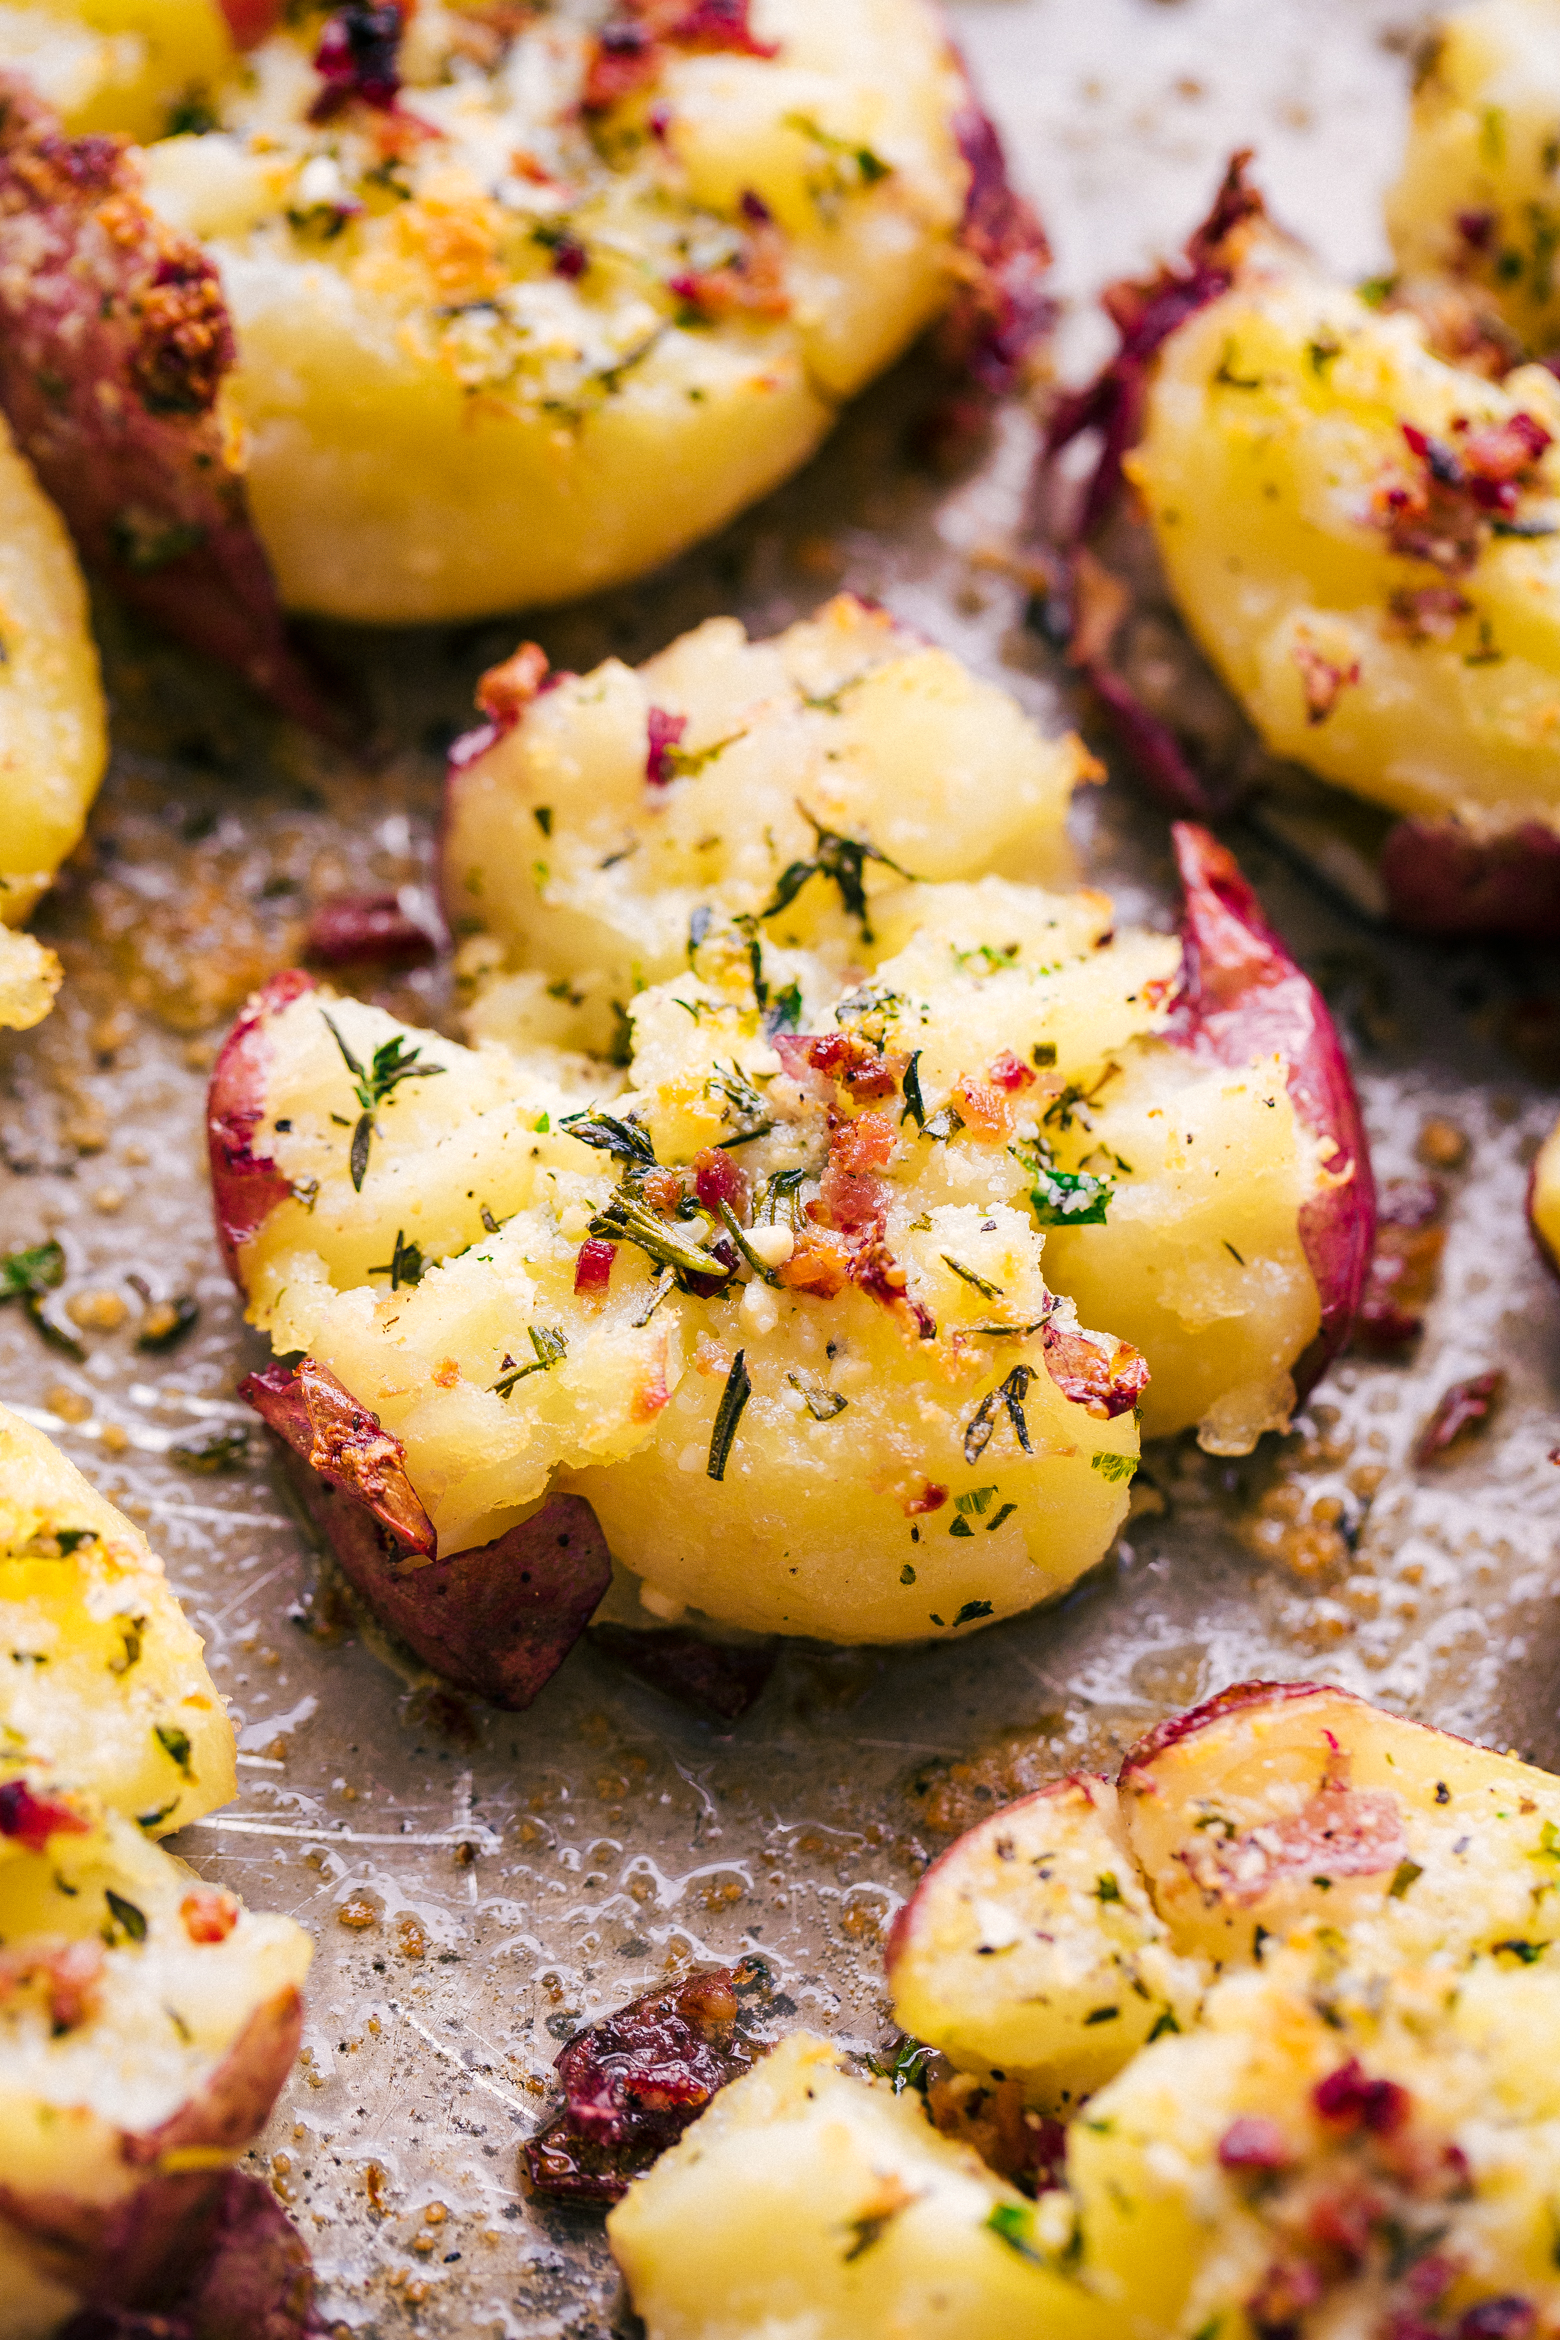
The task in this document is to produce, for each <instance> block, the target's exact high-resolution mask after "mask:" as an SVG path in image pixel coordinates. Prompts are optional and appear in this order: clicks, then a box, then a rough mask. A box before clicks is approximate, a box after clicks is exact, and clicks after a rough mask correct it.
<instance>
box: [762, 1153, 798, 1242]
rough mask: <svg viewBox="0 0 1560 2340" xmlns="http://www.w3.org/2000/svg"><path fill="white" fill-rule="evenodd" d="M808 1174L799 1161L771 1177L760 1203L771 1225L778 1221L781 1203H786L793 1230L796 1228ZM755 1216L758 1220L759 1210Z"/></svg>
mask: <svg viewBox="0 0 1560 2340" xmlns="http://www.w3.org/2000/svg"><path fill="white" fill-rule="evenodd" d="M806 1176H807V1172H806V1170H805V1168H804V1167H803V1165H802V1164H801V1163H800V1162H797V1163H794V1164H793V1165H792V1167H791V1168H790V1169H789V1170H777V1171H776V1172H775V1174H774V1176H773V1177H772V1178H771V1179H770V1181H769V1184H768V1185H767V1186H766V1187H765V1189H764V1195H763V1201H762V1203H761V1204H760V1205H759V1210H761V1211H762V1212H763V1215H764V1218H765V1220H766V1221H767V1223H768V1224H769V1225H770V1226H771V1227H773V1226H775V1225H776V1224H777V1223H778V1221H779V1217H780V1205H781V1204H782V1203H784V1204H785V1206H786V1215H787V1217H788V1218H789V1219H790V1222H791V1226H792V1228H793V1230H794V1229H795V1228H796V1225H797V1219H798V1202H799V1198H800V1194H801V1188H802V1185H803V1182H804V1181H805V1179H806ZM753 1217H754V1220H755V1221H757V1220H758V1217H759V1211H758V1210H755V1212H754V1213H753Z"/></svg>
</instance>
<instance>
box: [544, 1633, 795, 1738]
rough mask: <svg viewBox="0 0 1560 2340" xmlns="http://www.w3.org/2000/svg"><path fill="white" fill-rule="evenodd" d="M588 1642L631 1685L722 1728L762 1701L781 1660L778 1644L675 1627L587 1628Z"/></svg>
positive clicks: (776, 1642)
mask: <svg viewBox="0 0 1560 2340" xmlns="http://www.w3.org/2000/svg"><path fill="white" fill-rule="evenodd" d="M588 1638H589V1641H590V1645H591V1647H592V1649H599V1650H600V1651H601V1653H602V1655H603V1656H604V1657H609V1658H611V1659H612V1661H613V1663H614V1664H616V1665H620V1666H621V1667H622V1668H623V1669H624V1671H625V1672H626V1673H630V1674H632V1675H633V1676H634V1678H635V1679H636V1681H640V1682H647V1683H648V1684H649V1685H650V1688H651V1689H652V1690H659V1691H660V1692H661V1694H662V1696H663V1697H665V1698H674V1699H675V1700H676V1701H677V1703H678V1705H679V1706H689V1707H692V1708H693V1710H694V1711H695V1713H697V1714H707V1715H711V1716H713V1718H714V1719H715V1721H716V1722H727V1723H729V1722H735V1721H736V1720H737V1718H738V1716H739V1715H744V1714H746V1713H747V1710H748V1708H749V1707H750V1706H752V1705H753V1704H754V1703H755V1702H756V1701H757V1699H758V1698H759V1697H760V1696H761V1695H762V1693H763V1689H764V1686H765V1684H766V1683H767V1682H768V1680H769V1677H770V1675H771V1674H772V1673H773V1672H774V1670H775V1661H776V1659H777V1658H778V1656H779V1654H780V1645H779V1643H778V1641H743V1642H728V1641H706V1640H704V1639H703V1637H702V1636H701V1635H700V1634H697V1633H688V1632H685V1631H683V1630H682V1629H681V1628H680V1627H677V1626H669V1627H667V1628H666V1630H665V1631H664V1632H637V1631H636V1630H635V1628H634V1627H633V1626H632V1625H592V1626H591V1628H590V1632H589V1636H588Z"/></svg>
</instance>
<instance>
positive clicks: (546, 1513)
mask: <svg viewBox="0 0 1560 2340" xmlns="http://www.w3.org/2000/svg"><path fill="white" fill-rule="evenodd" d="M273 1370H274V1368H273ZM283 1459H284V1464H285V1467H286V1469H287V1472H288V1475H289V1477H290V1479H291V1481H292V1484H293V1486H294V1488H295V1489H296V1491H297V1494H298V1496H299V1498H300V1500H301V1502H302V1504H303V1507H304V1509H305V1511H306V1512H307V1513H308V1515H309V1517H310V1519H311V1520H312V1521H313V1523H314V1525H315V1527H316V1528H317V1529H318V1531H319V1533H320V1536H321V1537H322V1539H323V1540H324V1542H325V1544H326V1545H327V1546H328V1548H329V1550H330V1552H331V1555H332V1557H333V1558H334V1560H335V1562H336V1564H337V1566H338V1567H339V1568H340V1570H341V1573H342V1575H343V1576H344V1577H345V1578H346V1580H347V1582H348V1583H349V1584H350V1585H351V1587H352V1589H353V1591H354V1592H355V1593H357V1595H358V1596H359V1598H360V1599H361V1600H363V1601H364V1602H365V1603H366V1605H367V1606H368V1608H369V1609H370V1610H371V1611H372V1612H373V1614H374V1615H375V1616H376V1617H378V1618H379V1620H380V1621H381V1623H383V1624H384V1625H386V1626H388V1628H389V1630H390V1631H391V1632H392V1633H394V1634H396V1635H397V1636H398V1637H399V1639H400V1640H402V1641H403V1642H404V1643H405V1644H406V1646H407V1648H408V1649H410V1650H411V1651H412V1652H413V1654H414V1655H415V1656H417V1657H419V1658H421V1659H422V1661H423V1663H424V1664H425V1665H427V1666H430V1667H432V1669H433V1671H434V1672H435V1673H436V1674H438V1675H439V1676H440V1677H441V1678H442V1679H443V1680H444V1681H446V1682H448V1683H449V1684H450V1685H451V1686H452V1688H454V1689H456V1690H462V1691H466V1692H468V1693H469V1694H470V1695H471V1696H472V1697H475V1698H485V1699H486V1700H487V1701H488V1702H489V1704H491V1705H493V1706H501V1707H504V1708H506V1709H509V1710H511V1711H515V1710H519V1709H521V1708H524V1707H527V1706H529V1705H530V1704H531V1702H532V1700H533V1699H534V1698H535V1697H536V1695H537V1693H538V1692H539V1691H540V1690H541V1689H542V1688H543V1687H544V1686H545V1685H546V1684H547V1683H548V1682H550V1681H551V1679H552V1677H553V1675H554V1674H555V1673H556V1672H557V1670H558V1668H559V1667H560V1666H561V1665H562V1663H563V1661H564V1659H565V1658H566V1657H567V1656H568V1654H569V1652H570V1650H571V1649H572V1648H573V1647H574V1644H575V1643H576V1642H577V1641H578V1639H579V1637H580V1635H581V1634H582V1633H583V1632H584V1630H585V1627H586V1625H587V1624H588V1623H589V1621H590V1619H591V1616H592V1615H593V1614H594V1612H595V1611H596V1609H598V1608H599V1607H600V1605H601V1602H602V1599H603V1597H604V1596H605V1593H606V1590H607V1587H608V1585H609V1584H610V1583H611V1581H612V1562H611V1558H610V1556H609V1554H608V1552H607V1547H606V1540H605V1538H604V1537H603V1535H602V1533H601V1530H600V1528H599V1527H598V1526H597V1525H596V1515H595V1513H594V1512H593V1511H592V1510H591V1508H590V1505H589V1504H588V1503H586V1502H585V1501H584V1499H583V1497H581V1496H578V1495H557V1496H554V1497H553V1498H552V1500H551V1501H550V1502H547V1503H544V1504H543V1506H542V1508H541V1510H540V1511H537V1512H533V1513H532V1515H531V1517H530V1518H529V1519H526V1520H522V1521H521V1522H520V1524H519V1526H518V1527H512V1528H510V1529H508V1530H507V1531H506V1532H505V1533H504V1534H503V1535H501V1536H498V1537H496V1538H495V1539H494V1541H493V1542H492V1543H490V1544H480V1545H477V1546H475V1547H473V1549H472V1550H470V1551H468V1552H455V1553H451V1554H450V1555H449V1556H448V1557H447V1558H445V1559H439V1560H435V1561H432V1562H431V1563H430V1562H424V1563H417V1564H413V1565H410V1566H409V1565H407V1564H406V1563H405V1562H404V1560H403V1559H402V1558H401V1546H400V1543H399V1540H398V1539H397V1538H396V1537H394V1536H392V1534H391V1533H390V1532H389V1531H388V1530H387V1529H386V1528H385V1527H384V1525H383V1524H382V1522H381V1521H380V1520H379V1519H377V1518H376V1517H375V1516H374V1514H373V1513H372V1512H371V1511H370V1510H369V1509H368V1507H367V1506H366V1505H365V1504H364V1503H362V1502H361V1501H359V1500H357V1499H355V1498H354V1496H353V1494H352V1492H351V1490H350V1489H346V1490H343V1489H342V1488H341V1487H339V1486H338V1485H336V1484H334V1483H332V1482H331V1481H329V1480H327V1479H324V1478H321V1477H320V1476H319V1475H318V1473H316V1472H315V1471H313V1470H311V1469H310V1468H309V1467H308V1464H307V1463H306V1462H305V1460H304V1458H303V1456H302V1455H301V1454H300V1453H299V1452H298V1451H297V1450H296V1449H295V1448H294V1447H292V1446H291V1445H289V1446H288V1447H287V1449H286V1452H285V1454H284V1458H283Z"/></svg>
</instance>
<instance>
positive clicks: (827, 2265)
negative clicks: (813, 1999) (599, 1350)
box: [607, 2032, 1111, 2340]
mask: <svg viewBox="0 0 1560 2340" xmlns="http://www.w3.org/2000/svg"><path fill="white" fill-rule="evenodd" d="M1046 2207H1047V2206H1046V2203H1045V2202H1042V2203H1041V2204H1040V2205H1039V2206H1038V2208H1037V2206H1036V2205H1035V2204H1033V2203H1031V2202H1026V2201H1025V2200H1024V2197H1023V2196H1022V2195H1021V2194H1019V2193H1018V2192H1016V2191H1015V2190H1014V2188H1012V2187H1011V2186H1008V2185H1004V2184H1003V2182H1002V2180H1001V2179H1000V2178H997V2177H994V2176H993V2175H992V2173H991V2171H990V2170H988V2169H987V2168H986V2167H985V2166H984V2164H983V2163H982V2162H981V2161H980V2160H979V2159H978V2158H977V2157H976V2155H975V2154H974V2153H972V2152H971V2151H970V2150H969V2148H968V2147H967V2146H959V2145H954V2144H951V2143H949V2142H948V2141H947V2140H946V2139H944V2138H942V2137H939V2136H938V2135H937V2133H936V2132H935V2131H934V2130H933V2129H931V2128H930V2127H929V2126H928V2125H927V2123H926V2120H925V2118H924V2117H923V2114H922V2111H921V2108H920V2100H919V2098H916V2097H913V2096H896V2095H895V2094H894V2092H893V2091H892V2089H891V2088H890V2087H889V2086H888V2084H887V2083H886V2082H884V2081H882V2080H867V2079H863V2078H860V2077H857V2076H855V2075H854V2074H852V2072H851V2071H850V2069H849V2067H848V2066H847V2065H846V2063H845V2060H844V2058H843V2057H842V2056H841V2054H840V2051H839V2049H838V2048H837V2047H835V2046H833V2045H832V2044H831V2043H830V2042H829V2041H827V2040H822V2039H817V2038H813V2037H811V2036H809V2034H808V2033H806V2032H796V2033H793V2034H792V2036H791V2037H790V2038H789V2039H786V2040H783V2041H782V2042H781V2044H780V2046H779V2047H777V2048H776V2049H775V2050H774V2052H773V2053H772V2054H771V2055H768V2056H766V2057H765V2058H764V2059H763V2061H762V2062H761V2063H759V2064H758V2065H757V2066H756V2067H755V2068H754V2069H753V2070H752V2071H751V2072H749V2073H747V2074H745V2075H744V2076H743V2077H742V2078H741V2079H739V2080H736V2081H733V2082H732V2084H731V2085H730V2087H728V2088H725V2089H723V2090H722V2091H721V2093H720V2094H719V2095H718V2096H717V2097H716V2098H715V2101H714V2103H713V2104H712V2105H711V2107H710V2109H709V2111H708V2112H706V2113H705V2114H704V2115H703V2116H702V2117H701V2118H700V2119H699V2120H698V2121H697V2122H696V2123H695V2124H694V2126H693V2128H692V2129H691V2130H690V2131H689V2133H688V2135H687V2136H686V2137H685V2138H684V2139H683V2141H682V2142H681V2143H680V2144H678V2145H676V2146H674V2147H673V2148H672V2150H671V2151H670V2152H669V2153H667V2154H665V2155H664V2156H663V2157H662V2159H661V2160H660V2161H659V2162H657V2164H656V2166H655V2168H654V2169H653V2170H652V2171H651V2173H650V2174H649V2176H648V2177H644V2178H641V2179H640V2180H639V2181H638V2182H637V2183H636V2184H635V2185H634V2186H632V2187H631V2188H630V2191H629V2194H628V2197H627V2199H626V2200H625V2201H624V2202H622V2203H620V2204H619V2206H618V2208H617V2209H615V2210H614V2211H613V2213H612V2215H611V2217H610V2218H609V2220H608V2222H607V2232H608V2235H609V2237H610V2239H611V2243H612V2249H613V2252H614V2255H615V2256H616V2258H617V2261H618V2264H619V2265H620V2266H621V2268H622V2269H623V2272H624V2274H625V2276H626V2277H627V2279H628V2284H629V2288H630V2290H631V2292H632V2293H633V2298H634V2306H635V2308H636V2310H637V2312H638V2313H639V2314H640V2315H641V2316H642V2317H643V2318H644V2320H645V2325H646V2329H647V2331H648V2332H649V2334H650V2335H651V2340H716V2336H717V2335H719V2336H720V2340H736V2336H737V2335H738V2334H746V2333H754V2334H757V2333H765V2334H769V2333H774V2334H776V2335H778V2334H780V2333H782V2332H783V2333H787V2334H789V2333H793V2332H795V2333H798V2334H800V2333H805V2334H806V2335H807V2340H934V2336H935V2340H997V2335H998V2334H1001V2335H1003V2340H1007V2336H1008V2335H1010V2334H1011V2335H1015V2336H1020V2335H1030V2336H1032V2340H1095V2336H1096V2335H1098V2340H1105V2335H1106V2334H1107V2333H1108V2332H1109V2330H1110V2329H1111V2326H1110V2321H1109V2316H1108V2312H1107V2311H1106V2310H1105V2309H1104V2308H1103V2307H1102V2305H1101V2303H1100V2302H1099V2301H1098V2300H1097V2299H1096V2298H1094V2297H1092V2296H1091V2295H1090V2293H1089V2291H1088V2290H1086V2289H1085V2288H1084V2286H1083V2284H1081V2283H1080V2282H1078V2281H1076V2280H1075V2279H1074V2278H1073V2277H1072V2276H1071V2275H1070V2274H1069V2273H1065V2272H1062V2271H1060V2269H1059V2268H1058V2266H1057V2265H1056V2264H1055V2261H1056V2260H1057V2259H1059V2258H1060V2256H1061V2253H1060V2251H1053V2250H1049V2249H1047V2247H1046V2245H1045V2242H1044V2239H1043V2237H1044V2235H1045V2232H1046ZM1062 2207H1063V2208H1064V2209H1065V2205H1062ZM1070 2231H1071V2227H1070V2220H1064V2222H1063V2225H1062V2228H1061V2234H1060V2241H1061V2243H1062V2244H1063V2245H1065V2243H1066V2241H1067V2240H1068V2239H1069V2237H1070Z"/></svg>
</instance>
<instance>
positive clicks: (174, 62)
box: [0, 0, 233, 143]
mask: <svg viewBox="0 0 1560 2340" xmlns="http://www.w3.org/2000/svg"><path fill="white" fill-rule="evenodd" d="M0 60H3V61H4V63H5V65H6V66H7V68H9V69H11V70H14V71H16V72H19V73H24V74H25V75H26V76H27V79H28V81H29V82H30V83H31V84H32V86H33V87H34V88H35V89H36V90H37V91H38V93H39V95H40V96H41V97H44V98H46V99H47V100H48V102H49V104H50V105H52V106H54V107H55V108H56V109H57V111H58V112H59V114H60V117H61V119H62V120H63V122H64V125H65V127H66V129H67V130H68V131H69V132H70V133H71V135H72V136H73V137H80V136H83V135H84V134H87V133H89V132H92V131H103V130H119V131H123V132H124V133H125V135H126V136H127V137H130V138H134V139H138V140H140V141H142V142H143V143H144V142H145V141H146V140H148V139H152V138H161V137H162V136H163V134H164V132H166V131H168V130H170V129H173V128H175V127H177V126H178V125H179V123H180V122H181V119H184V118H185V117H188V116H192V115H193V116H196V117H197V118H199V117H201V116H203V115H204V114H205V111H206V108H207V107H208V106H209V103H210V97H211V93H212V91H213V90H214V89H215V87H216V85H217V83H218V82H219V81H220V80H221V79H222V77H223V75H224V74H225V73H226V72H227V70H228V68H229V67H230V66H231V64H232V62H233V43H232V40H231V38H230V36H229V32H228V25H227V19H226V17H225V15H224V14H223V11H222V9H221V8H219V7H218V5H217V0H21V5H19V6H12V5H6V6H4V7H0ZM186 126H188V124H187V122H186Z"/></svg>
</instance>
